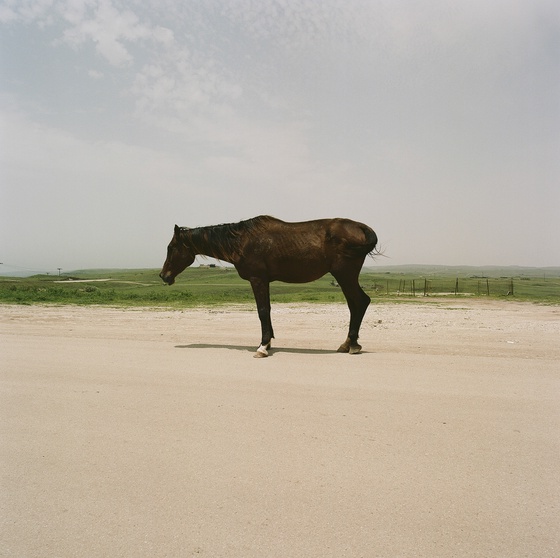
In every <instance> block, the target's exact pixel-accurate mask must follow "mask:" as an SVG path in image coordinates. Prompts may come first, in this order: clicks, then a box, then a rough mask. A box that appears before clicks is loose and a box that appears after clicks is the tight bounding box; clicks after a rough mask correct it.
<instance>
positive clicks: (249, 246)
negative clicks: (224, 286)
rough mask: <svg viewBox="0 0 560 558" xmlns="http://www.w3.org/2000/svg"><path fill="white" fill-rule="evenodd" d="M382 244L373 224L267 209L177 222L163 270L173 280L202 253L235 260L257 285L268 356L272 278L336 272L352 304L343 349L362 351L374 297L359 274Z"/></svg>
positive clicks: (296, 279) (263, 352) (306, 278)
mask: <svg viewBox="0 0 560 558" xmlns="http://www.w3.org/2000/svg"><path fill="white" fill-rule="evenodd" d="M376 244H377V235H376V234H375V232H374V231H373V230H372V229H371V228H370V227H368V226H367V225H364V224H363V223H358V222H356V221H352V220H350V219H340V218H336V219H318V220H314V221H304V222H299V223H288V222H285V221H281V220H280V219H276V218H274V217H270V216H268V215H261V216H259V217H254V218H253V219H248V220H246V221H240V222H239V223H229V224H222V225H214V226H208V227H197V228H193V229H190V228H187V227H179V226H177V225H175V229H174V233H173V238H172V239H171V242H170V243H169V245H168V247H167V258H166V260H165V263H164V264H163V268H162V270H161V273H160V274H159V276H160V277H161V279H162V280H163V281H164V282H165V283H167V284H168V285H172V284H173V283H174V282H175V278H176V277H177V275H179V274H180V273H181V272H182V271H184V270H185V269H186V268H187V267H189V266H190V265H191V264H192V263H193V262H194V260H195V257H196V256H197V255H199V254H200V255H204V256H210V257H213V258H216V259H218V260H222V261H225V262H229V263H231V264H232V265H233V266H234V267H235V269H236V270H237V273H238V274H239V276H240V277H241V278H242V279H245V280H247V281H249V283H250V284H251V288H252V290H253V295H254V297H255V302H256V304H257V313H258V316H259V319H260V322H261V333H262V336H261V342H260V345H259V347H258V349H257V352H256V353H255V355H254V356H255V357H257V358H262V357H266V356H268V350H269V349H270V346H271V340H272V339H273V338H274V331H273V328H272V322H271V319H270V310H271V306H270V283H271V282H272V281H282V282H284V283H308V282H310V281H315V280H316V279H319V278H320V277H322V276H323V275H325V274H326V273H329V272H330V273H331V275H332V276H333V277H334V278H335V280H336V281H337V282H338V284H339V286H340V288H341V289H342V292H343V293H344V296H345V298H346V302H347V304H348V308H349V310H350V326H349V329H348V336H347V338H346V340H345V341H344V343H342V345H340V347H339V348H338V352H341V353H349V354H357V353H359V352H360V351H361V350H362V347H361V345H359V344H358V334H359V331H360V326H361V323H362V320H363V317H364V314H365V312H366V310H367V308H368V306H369V303H370V302H371V299H370V297H369V296H368V295H367V294H366V293H365V292H364V291H363V289H362V288H361V287H360V284H359V282H358V276H359V274H360V270H361V269H362V265H363V263H364V260H365V258H366V256H367V255H368V254H369V255H373V254H374V253H375V246H376Z"/></svg>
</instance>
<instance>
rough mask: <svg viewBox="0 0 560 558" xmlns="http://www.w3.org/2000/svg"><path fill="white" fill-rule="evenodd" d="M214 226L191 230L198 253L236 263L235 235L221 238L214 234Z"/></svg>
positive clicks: (191, 237) (192, 240)
mask: <svg viewBox="0 0 560 558" xmlns="http://www.w3.org/2000/svg"><path fill="white" fill-rule="evenodd" d="M212 228H213V227H200V228H198V229H193V230H192V231H189V232H190V240H191V243H192V245H193V247H194V248H195V250H196V253H197V254H200V255H202V256H210V257H211V258H216V259H218V260H222V261H225V262H229V263H235V261H234V260H235V259H236V253H235V250H234V245H235V244H236V243H235V240H234V239H233V237H229V238H226V239H224V238H223V237H222V238H221V239H220V240H219V238H220V237H218V236H217V235H215V234H212V233H213V231H212Z"/></svg>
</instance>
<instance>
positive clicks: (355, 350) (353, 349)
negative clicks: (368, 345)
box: [349, 345, 362, 355]
mask: <svg viewBox="0 0 560 558" xmlns="http://www.w3.org/2000/svg"><path fill="white" fill-rule="evenodd" d="M361 351H362V346H361V345H352V347H350V351H349V353H350V354H351V355H358V354H360V352H361Z"/></svg>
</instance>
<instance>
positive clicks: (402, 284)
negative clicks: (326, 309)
mask: <svg viewBox="0 0 560 558" xmlns="http://www.w3.org/2000/svg"><path fill="white" fill-rule="evenodd" d="M360 282H361V284H362V287H363V288H364V290H366V292H368V293H372V294H377V295H379V296H384V295H385V296H413V297H418V296H425V297H428V296H511V297H513V296H516V297H531V298H540V297H542V298H552V299H554V298H556V297H558V298H559V299H560V279H559V278H553V279H552V280H546V279H543V278H535V277H518V278H512V277H500V278H494V277H418V278H413V277H398V276H397V277H395V276H391V277H382V276H375V277H373V276H372V277H368V275H366V274H364V275H362V276H361V278H360Z"/></svg>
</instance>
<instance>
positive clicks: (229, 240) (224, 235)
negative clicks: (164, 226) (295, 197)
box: [181, 215, 275, 255]
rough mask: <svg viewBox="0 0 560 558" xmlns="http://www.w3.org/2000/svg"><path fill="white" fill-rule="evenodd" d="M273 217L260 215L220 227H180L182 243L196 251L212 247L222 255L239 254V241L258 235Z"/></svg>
mask: <svg viewBox="0 0 560 558" xmlns="http://www.w3.org/2000/svg"><path fill="white" fill-rule="evenodd" d="M274 220H275V219H274V217H270V216H268V215H260V216H259V217H253V218H252V219H247V220H245V221H239V222H238V223H223V224H221V225H210V226H206V227H196V228H194V229H189V228H187V227H181V231H182V232H183V233H184V234H183V242H185V243H186V244H189V245H191V246H192V248H195V249H197V250H199V249H201V248H203V247H212V249H213V250H215V251H217V252H219V253H221V254H224V255H226V254H227V255H233V254H240V249H241V245H240V244H241V243H240V242H239V240H240V239H241V238H242V237H243V238H246V237H247V235H251V236H252V235H258V234H259V232H260V231H261V230H262V228H263V227H264V226H265V225H266V224H267V223H270V222H271V221H274Z"/></svg>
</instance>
